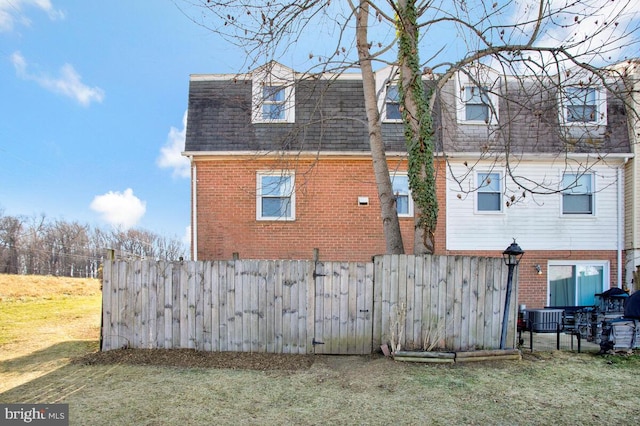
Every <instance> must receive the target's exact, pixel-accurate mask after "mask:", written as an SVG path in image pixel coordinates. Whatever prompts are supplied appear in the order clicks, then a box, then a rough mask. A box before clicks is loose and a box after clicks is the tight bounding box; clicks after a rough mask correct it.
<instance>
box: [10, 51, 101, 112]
mask: <svg viewBox="0 0 640 426" xmlns="http://www.w3.org/2000/svg"><path fill="white" fill-rule="evenodd" d="M11 62H12V63H13V66H14V68H15V69H16V74H17V75H18V77H20V78H22V79H24V80H31V81H35V82H36V83H38V84H39V85H40V86H41V87H43V88H45V89H47V90H49V91H50V92H53V93H57V94H60V95H63V96H66V97H69V98H71V99H73V100H75V101H76V102H78V103H79V104H80V105H82V106H89V104H91V102H102V101H103V100H104V90H102V89H101V88H99V87H97V86H96V87H89V86H87V85H86V84H84V83H83V82H82V80H81V77H80V74H78V73H77V72H76V70H75V69H74V68H73V66H72V65H71V64H64V65H63V66H62V68H60V75H59V76H58V77H56V78H54V77H50V76H49V75H47V74H44V73H38V74H35V73H31V72H29V71H28V70H27V68H28V64H27V61H26V59H25V58H24V56H22V54H21V53H20V52H14V53H13V54H12V55H11Z"/></svg>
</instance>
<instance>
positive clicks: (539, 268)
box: [534, 264, 542, 275]
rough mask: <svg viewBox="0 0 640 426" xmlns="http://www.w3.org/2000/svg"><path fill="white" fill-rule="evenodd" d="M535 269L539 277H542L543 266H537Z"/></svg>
mask: <svg viewBox="0 0 640 426" xmlns="http://www.w3.org/2000/svg"><path fill="white" fill-rule="evenodd" d="M534 268H536V272H537V273H538V275H542V266H540V264H536V265H535V266H534Z"/></svg>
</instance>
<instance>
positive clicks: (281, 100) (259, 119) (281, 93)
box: [251, 62, 295, 123]
mask: <svg viewBox="0 0 640 426" xmlns="http://www.w3.org/2000/svg"><path fill="white" fill-rule="evenodd" d="M251 80H252V81H251V84H252V114H251V122H252V123H294V122H295V89H294V87H295V86H294V73H293V71H292V70H291V69H289V68H287V67H285V66H282V65H280V64H278V63H276V62H271V63H269V64H267V65H265V66H264V67H261V68H259V69H258V70H256V71H254V73H253V75H252V78H251Z"/></svg>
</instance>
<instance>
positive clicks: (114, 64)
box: [0, 0, 640, 238]
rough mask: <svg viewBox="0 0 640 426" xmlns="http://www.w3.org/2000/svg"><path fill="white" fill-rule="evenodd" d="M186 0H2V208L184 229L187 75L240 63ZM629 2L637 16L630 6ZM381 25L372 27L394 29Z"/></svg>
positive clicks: (290, 55) (304, 62)
mask: <svg viewBox="0 0 640 426" xmlns="http://www.w3.org/2000/svg"><path fill="white" fill-rule="evenodd" d="M552 3H559V4H560V3H562V2H561V1H560V0H554V1H553V2H552ZM609 3H610V2H609ZM609 3H607V4H609ZM188 4H189V3H188V2H185V1H183V0H157V1H154V2H148V1H140V0H113V1H109V2H95V1H81V0H0V117H2V118H1V119H0V210H3V211H4V214H8V215H25V216H28V217H33V216H39V215H41V214H45V215H46V217H48V218H49V219H62V220H65V221H79V222H80V223H86V224H90V225H94V226H106V227H108V226H111V225H120V226H123V227H140V228H144V229H148V230H150V231H153V232H156V233H159V234H162V235H165V236H168V237H178V238H183V236H185V234H186V229H187V227H188V226H189V223H190V182H189V177H188V162H187V160H186V159H184V158H183V157H181V156H180V152H181V151H182V150H183V149H184V118H185V112H186V109H187V101H188V85H189V75H190V74H202V73H205V74H206V73H235V72H239V71H246V63H245V60H244V55H243V52H242V51H241V50H239V49H237V48H235V47H233V46H231V45H230V44H228V43H226V42H224V41H223V40H222V38H221V37H220V36H217V35H215V34H214V33H212V32H211V31H210V30H208V29H206V28H204V27H203V26H200V25H198V24H196V23H194V22H193V21H192V20H191V19H190V18H189V17H188V16H186V15H185V13H183V12H182V11H181V10H180V7H182V8H188V7H189V6H188ZM603 4H604V3H603ZM615 4H617V3H615ZM631 4H632V8H633V10H634V11H635V12H634V13H635V15H634V16H633V17H634V18H636V17H637V16H638V15H637V14H638V13H639V12H638V10H640V6H638V5H637V4H635V5H633V3H631ZM332 6H333V4H332ZM607 7H613V6H607ZM186 13H187V15H189V16H200V12H198V10H196V9H187V10H186ZM514 13H515V14H516V15H519V16H522V15H526V14H527V13H529V12H527V11H515V12H514ZM336 16H339V15H336ZM571 16H573V15H571ZM597 18H598V17H597V16H596V17H592V19H597ZM571 21H573V18H571ZM635 22H637V21H635ZM580 24H582V21H581V22H580ZM584 24H585V25H584V27H585V28H593V25H594V24H593V23H592V22H589V21H588V20H587V19H585V20H584ZM581 26H582V25H581ZM620 28H623V26H622V25H621V26H620ZM624 28H627V27H626V26H625V27H624ZM307 30H309V28H307ZM311 30H312V31H309V32H308V33H307V34H306V38H299V37H298V36H296V37H295V38H296V40H297V41H296V42H295V43H293V44H291V45H290V47H289V48H288V50H287V52H286V53H285V55H284V56H283V57H281V58H278V59H279V60H281V61H282V62H283V63H284V64H285V65H288V66H291V67H293V68H294V69H297V70H305V69H307V68H308V67H309V66H310V63H311V62H312V61H317V59H315V58H314V59H310V58H309V54H310V53H314V54H318V53H320V54H322V53H326V52H322V48H327V49H335V46H334V45H332V44H331V43H327V40H328V38H331V36H332V34H333V32H335V29H334V28H332V27H331V26H330V25H327V26H324V27H318V28H317V29H315V30H314V29H311ZM556 30H557V29H556ZM570 30H571V31H575V28H572V29H570ZM386 31H387V32H386V33H384V34H383V35H382V37H387V38H388V37H389V36H391V37H393V32H391V33H389V30H388V29H387V30H386ZM452 31H455V30H453V29H452V28H449V29H447V30H445V32H446V34H447V35H446V36H445V35H442V36H440V37H432V38H430V40H429V42H430V43H429V44H427V45H426V46H425V47H426V49H423V54H424V55H423V56H424V57H428V56H429V55H431V54H432V53H435V52H437V51H438V50H439V48H440V47H441V46H437V45H435V44H434V43H433V41H434V40H438V41H440V42H441V43H442V44H443V45H445V46H447V49H446V50H445V52H444V53H445V54H446V55H451V56H452V57H459V56H460V55H461V54H464V53H466V51H467V49H466V48H465V46H464V45H461V44H459V43H458V45H457V46H456V45H454V44H453V43H451V41H452V38H451V36H450V34H451V33H452ZM564 31H567V29H566V28H565V29H564ZM442 34H445V33H442ZM576 34H578V32H576ZM548 35H549V36H554V37H555V39H556V40H558V42H562V40H563V39H565V37H566V36H565V35H563V34H556V33H551V32H549V34H548ZM348 38H349V37H347V39H348ZM635 38H637V37H634V39H635ZM349 41H352V40H349ZM634 47H635V48H637V45H635V46H634ZM351 53H353V52H351ZM441 53H442V52H441ZM632 54H633V55H634V56H637V53H636V52H635V49H634V52H632Z"/></svg>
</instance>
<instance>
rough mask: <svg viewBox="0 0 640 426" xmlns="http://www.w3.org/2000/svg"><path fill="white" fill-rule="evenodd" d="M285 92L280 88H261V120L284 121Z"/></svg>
mask: <svg viewBox="0 0 640 426" xmlns="http://www.w3.org/2000/svg"><path fill="white" fill-rule="evenodd" d="M285 100H286V98H285V90H284V87H282V86H264V87H263V88H262V119H263V120H265V121H269V120H284V119H285V111H286V104H285Z"/></svg>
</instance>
